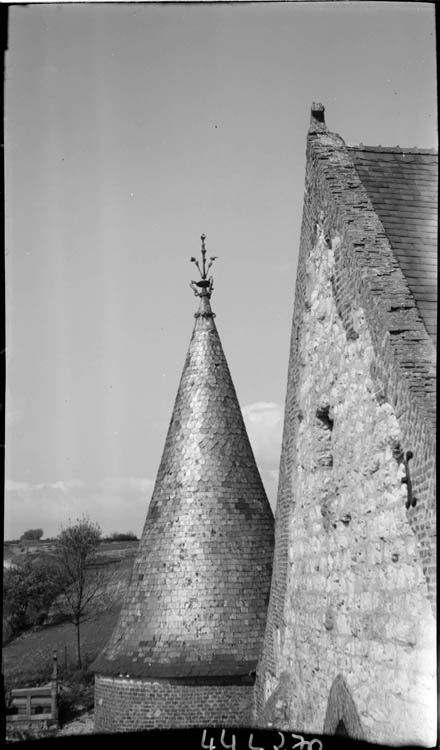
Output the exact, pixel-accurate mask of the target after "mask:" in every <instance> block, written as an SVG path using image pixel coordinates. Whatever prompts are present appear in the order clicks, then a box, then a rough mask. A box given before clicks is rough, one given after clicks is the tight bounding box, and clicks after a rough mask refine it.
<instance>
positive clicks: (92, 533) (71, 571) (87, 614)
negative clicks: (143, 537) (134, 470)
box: [52, 516, 102, 669]
mask: <svg viewBox="0 0 440 750" xmlns="http://www.w3.org/2000/svg"><path fill="white" fill-rule="evenodd" d="M100 539H101V529H100V528H99V526H98V524H96V523H92V522H91V521H90V520H89V518H88V517H87V516H83V517H82V518H81V519H77V522H76V524H75V525H73V526H68V527H67V528H65V529H62V530H61V532H60V534H59V535H58V537H57V538H56V539H55V542H54V547H53V552H52V555H53V558H54V560H55V562H56V564H57V566H58V571H59V579H60V581H61V593H60V595H59V597H58V599H57V606H58V608H59V609H61V611H62V614H63V615H64V616H65V617H66V619H67V620H69V621H70V622H71V623H73V625H74V626H75V628H76V643H77V657H78V669H81V668H82V660H81V632H80V630H81V623H83V622H84V621H85V620H87V619H91V618H92V617H93V616H94V613H92V612H91V611H90V605H91V604H92V602H93V601H94V600H96V599H97V597H98V596H99V595H100V593H101V590H102V575H101V574H100V572H99V570H97V569H96V551H97V548H98V545H99V543H100Z"/></svg>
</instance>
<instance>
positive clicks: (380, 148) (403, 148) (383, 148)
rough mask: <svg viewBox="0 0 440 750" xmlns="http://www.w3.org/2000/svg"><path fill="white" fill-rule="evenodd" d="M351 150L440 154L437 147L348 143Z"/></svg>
mask: <svg viewBox="0 0 440 750" xmlns="http://www.w3.org/2000/svg"><path fill="white" fill-rule="evenodd" d="M346 145H347V148H348V149H349V150H350V151H353V150H357V151H379V152H389V153H393V154H433V155H435V156H438V151H437V149H435V148H418V147H417V146H365V145H364V144H363V143H359V144H353V145H349V144H348V143H347V144H346Z"/></svg>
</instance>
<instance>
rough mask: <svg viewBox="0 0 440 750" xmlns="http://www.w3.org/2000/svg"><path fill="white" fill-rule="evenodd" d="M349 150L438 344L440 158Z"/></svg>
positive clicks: (418, 153) (397, 150)
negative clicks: (439, 186)
mask: <svg viewBox="0 0 440 750" xmlns="http://www.w3.org/2000/svg"><path fill="white" fill-rule="evenodd" d="M348 149H349V151H350V154H351V156H352V158H353V161H354V165H355V167H356V170H357V172H358V175H359V177H360V179H361V181H362V183H363V185H364V187H365V189H366V190H367V192H368V195H369V197H370V200H371V202H372V204H373V207H374V208H375V210H376V211H377V213H378V215H379V218H380V220H381V222H382V224H383V226H384V229H385V231H386V234H387V237H388V239H389V242H390V244H391V247H392V248H393V250H394V253H395V255H396V257H397V260H398V261H399V264H400V267H401V269H402V271H403V273H404V275H405V277H406V279H407V282H408V286H409V288H410V289H411V292H412V294H413V295H414V298H415V301H416V304H417V307H418V310H419V312H420V315H421V317H422V320H423V322H424V324H425V327H426V330H427V331H428V333H429V335H430V336H431V338H432V339H433V341H434V343H435V342H436V340H437V210H438V209H437V193H438V190H437V177H438V154H437V152H435V151H433V150H422V149H414V148H411V149H403V148H399V147H396V148H386V147H382V146H363V145H360V146H349V147H348Z"/></svg>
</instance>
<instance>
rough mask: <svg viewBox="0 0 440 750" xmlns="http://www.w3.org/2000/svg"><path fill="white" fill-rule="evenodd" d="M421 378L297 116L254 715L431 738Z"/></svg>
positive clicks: (297, 725)
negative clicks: (295, 191) (296, 225)
mask: <svg viewBox="0 0 440 750" xmlns="http://www.w3.org/2000/svg"><path fill="white" fill-rule="evenodd" d="M312 124H313V123H312ZM434 374H435V371H434V350H433V345H432V342H431V340H430V339H429V336H428V335H427V333H426V330H425V329H424V326H423V323H422V322H421V319H420V316H419V315H418V313H417V309H416V306H415V302H414V299H413V297H412V295H411V292H410V291H409V289H408V287H407V284H406V282H405V278H404V276H403V274H402V272H401V270H400V268H399V266H398V263H397V261H396V259H395V258H394V255H393V253H392V250H391V248H390V246H389V243H388V241H387V239H386V236H385V233H384V231H383V227H382V225H381V223H380V221H379V219H378V217H377V214H376V213H375V212H374V210H373V208H372V205H371V202H370V201H369V198H368V195H367V194H366V192H365V190H364V188H363V186H362V184H361V182H360V180H359V177H358V176H357V173H356V171H355V169H354V166H353V163H352V161H351V159H350V156H349V154H348V151H347V148H346V147H345V144H344V142H343V141H342V139H341V138H339V136H336V135H333V134H331V133H328V131H327V129H326V128H325V126H320V125H317V126H316V128H315V129H313V127H312V128H311V131H310V132H309V139H308V158H307V174H306V192H305V205H304V214H303V226H302V235H301V248H300V256H299V261H298V272H297V284H296V295H295V307H294V316H293V326H292V339H291V354H290V363H289V374H288V387H287V396H286V407H285V423H284V437H283V447H282V456H281V463H280V484H279V494H278V507H277V516H276V527H275V540H276V541H275V557H274V570H273V577H272V588H271V598H270V604H269V611H268V621H267V627H266V635H265V643H264V649H263V655H262V659H261V661H260V665H259V669H258V676H257V684H256V691H255V720H256V722H257V723H258V724H260V725H263V726H274V727H277V728H279V729H292V730H294V731H295V730H297V731H300V732H301V731H303V732H310V733H321V732H328V733H334V732H335V731H336V729H337V726H338V723H339V722H342V724H343V726H344V728H345V730H346V731H347V732H348V733H349V734H351V736H354V737H358V738H363V739H365V740H368V741H370V742H379V743H384V744H393V743H400V744H403V743H415V744H422V745H428V746H431V745H434V744H435V740H436V674H435V664H436V654H435V645H436V628H435V614H434V613H435V598H434V597H435V557H434V553H435V521H434V514H435V486H434V483H435V473H434V472H435V469H434V460H435V433H434V409H435V394H434V390H433V376H434ZM408 451H411V452H412V453H413V458H412V459H411V460H410V462H409V466H410V472H411V479H412V484H413V488H412V489H413V494H414V496H415V497H416V504H415V505H412V506H411V505H408V485H407V484H405V483H402V479H406V478H407V464H406V463H405V456H406V455H407V452H408Z"/></svg>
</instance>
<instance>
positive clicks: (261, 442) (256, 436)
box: [242, 401, 283, 508]
mask: <svg viewBox="0 0 440 750" xmlns="http://www.w3.org/2000/svg"><path fill="white" fill-rule="evenodd" d="M242 413H243V418H244V421H245V424H246V429H247V432H248V435H249V440H250V442H251V445H252V449H253V451H254V455H255V460H256V461H257V465H258V468H259V471H260V474H261V478H262V480H263V484H264V486H265V489H266V492H267V496H268V498H269V502H270V504H271V506H272V508H274V507H275V504H276V493H277V484H278V467H279V462H280V453H281V437H282V427H283V423H282V422H283V420H282V413H281V409H280V406H279V405H278V404H276V403H274V402H272V401H257V402H255V403H253V404H248V405H247V406H244V407H243V409H242Z"/></svg>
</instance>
